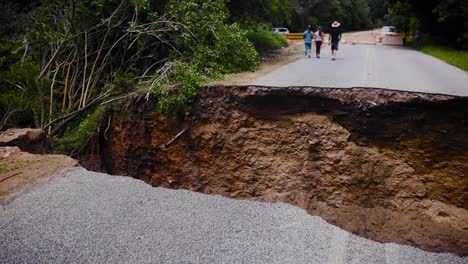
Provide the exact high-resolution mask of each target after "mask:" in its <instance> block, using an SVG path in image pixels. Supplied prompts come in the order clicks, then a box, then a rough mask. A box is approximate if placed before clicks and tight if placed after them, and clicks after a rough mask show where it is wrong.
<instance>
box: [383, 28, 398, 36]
mask: <svg viewBox="0 0 468 264" xmlns="http://www.w3.org/2000/svg"><path fill="white" fill-rule="evenodd" d="M380 35H382V36H396V35H397V30H396V28H395V27H392V26H383V27H382V29H381V30H380Z"/></svg>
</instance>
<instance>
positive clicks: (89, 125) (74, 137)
mask: <svg viewBox="0 0 468 264" xmlns="http://www.w3.org/2000/svg"><path fill="white" fill-rule="evenodd" d="M104 111H105V107H104V106H99V107H97V108H96V109H95V110H94V111H93V112H92V113H91V114H89V115H88V116H87V117H86V118H85V119H84V120H83V121H81V123H80V124H79V125H78V127H76V128H75V129H73V130H71V131H67V132H66V133H65V135H64V136H63V137H62V138H61V139H60V149H61V152H62V153H65V154H69V155H73V154H76V153H77V152H79V151H81V150H82V148H83V147H84V146H86V145H87V143H88V142H89V140H90V139H91V138H92V136H93V135H94V133H95V132H96V129H97V127H98V126H99V124H100V122H101V118H102V116H103V114H104Z"/></svg>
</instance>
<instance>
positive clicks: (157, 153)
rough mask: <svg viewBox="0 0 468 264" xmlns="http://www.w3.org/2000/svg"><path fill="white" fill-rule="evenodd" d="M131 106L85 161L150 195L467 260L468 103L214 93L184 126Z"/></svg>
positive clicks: (366, 94) (241, 90)
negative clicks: (199, 200)
mask: <svg viewBox="0 0 468 264" xmlns="http://www.w3.org/2000/svg"><path fill="white" fill-rule="evenodd" d="M156 104H157V100H156V99H155V98H152V97H150V98H149V99H148V100H145V99H144V97H143V96H139V97H135V98H133V99H131V100H129V101H128V102H127V105H126V106H125V107H121V108H119V109H117V108H113V109H108V111H107V112H106V116H105V118H103V122H102V125H101V128H100V129H99V133H98V134H97V135H96V136H95V138H94V139H93V140H92V143H91V144H90V145H89V146H88V148H87V152H86V154H83V155H81V156H80V158H79V159H80V162H81V164H82V165H83V166H84V167H86V168H88V169H91V170H96V171H104V172H107V173H110V174H114V175H128V176H132V177H135V178H138V179H142V180H144V181H145V182H147V183H149V184H151V185H153V186H161V187H168V188H173V189H187V190H192V191H196V192H201V193H206V194H218V195H222V196H226V197H232V198H240V199H249V200H257V201H266V202H286V203H289V204H293V205H296V206H299V207H301V208H304V209H305V210H307V211H308V212H309V213H310V214H312V215H317V216H320V217H322V218H323V219H325V220H326V221H328V222H330V223H332V224H335V225H337V226H339V227H341V228H343V229H345V230H347V231H350V232H353V233H355V234H358V235H360V236H363V237H366V238H370V239H373V240H376V241H381V242H395V243H400V244H407V245H412V246H417V247H420V248H422V249H425V250H429V251H435V252H452V253H456V254H459V255H464V256H467V255H468V198H467V195H466V193H467V188H468V178H467V177H466V176H465V174H466V173H467V172H468V137H467V135H468V98H467V97H457V96H449V95H433V94H423V93H411V92H402V91H392V90H383V89H370V88H352V89H335V88H317V87H287V88H286V87H284V88H275V87H260V86H220V85H216V86H206V87H202V88H201V89H200V91H199V96H198V99H197V100H196V102H195V103H194V104H193V105H192V106H191V109H190V116H189V117H188V118H178V117H168V116H164V115H161V114H158V113H157V112H156V111H155V109H156Z"/></svg>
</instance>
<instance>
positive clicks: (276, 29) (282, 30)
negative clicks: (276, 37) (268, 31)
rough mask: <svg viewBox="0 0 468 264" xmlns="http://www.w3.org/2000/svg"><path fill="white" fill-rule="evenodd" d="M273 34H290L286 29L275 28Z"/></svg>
mask: <svg viewBox="0 0 468 264" xmlns="http://www.w3.org/2000/svg"><path fill="white" fill-rule="evenodd" d="M273 32H275V33H276V34H280V35H287V34H289V30H288V29H287V28H284V27H278V28H273Z"/></svg>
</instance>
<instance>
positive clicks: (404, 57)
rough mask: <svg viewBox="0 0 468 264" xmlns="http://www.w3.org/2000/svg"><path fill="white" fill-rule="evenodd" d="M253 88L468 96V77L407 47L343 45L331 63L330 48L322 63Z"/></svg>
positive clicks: (305, 63) (288, 69) (304, 63)
mask: <svg viewBox="0 0 468 264" xmlns="http://www.w3.org/2000/svg"><path fill="white" fill-rule="evenodd" d="M248 84H252V85H265V86H318V87H335V88H350V87H373V88H387V89H394V90H403V91H414V92H426V93H440V94H451V95H460V96H468V73H467V72H466V71H463V70H461V69H459V68H456V67H454V66H452V65H449V64H447V63H445V62H443V61H441V60H439V59H436V58H434V57H431V56H428V55H425V54H423V53H421V52H419V51H415V50H412V49H408V48H404V47H394V46H380V45H379V46H375V45H346V44H342V45H340V50H339V52H338V59H337V60H336V61H332V60H331V54H330V46H325V47H324V49H323V51H322V58H321V59H316V58H313V59H306V58H302V59H300V60H297V61H295V62H293V63H290V64H288V65H286V66H283V67H281V68H279V69H278V70H276V71H273V72H271V73H269V74H267V75H265V76H263V77H261V78H259V79H257V80H255V81H252V82H251V83H248Z"/></svg>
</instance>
